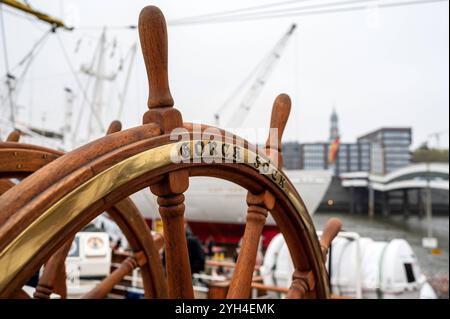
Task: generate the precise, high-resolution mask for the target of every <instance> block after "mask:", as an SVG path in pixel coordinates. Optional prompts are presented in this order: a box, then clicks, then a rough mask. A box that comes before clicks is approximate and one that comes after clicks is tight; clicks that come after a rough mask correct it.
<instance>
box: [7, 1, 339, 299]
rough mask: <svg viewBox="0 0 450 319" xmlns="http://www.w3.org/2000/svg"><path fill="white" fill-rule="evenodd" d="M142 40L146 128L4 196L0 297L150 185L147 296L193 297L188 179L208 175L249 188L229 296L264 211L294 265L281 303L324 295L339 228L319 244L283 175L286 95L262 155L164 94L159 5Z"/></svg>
mask: <svg viewBox="0 0 450 319" xmlns="http://www.w3.org/2000/svg"><path fill="white" fill-rule="evenodd" d="M139 35H140V39H141V46H142V50H143V55H144V60H145V63H146V68H147V74H148V78H149V89H150V96H149V100H148V107H149V110H148V111H147V112H146V113H145V114H144V116H143V125H141V126H138V127H135V128H131V129H127V130H124V131H120V132H116V133H114V134H110V135H107V136H105V137H103V138H100V139H98V140H95V141H93V142H91V143H89V144H87V145H85V146H83V147H81V148H78V149H76V150H74V151H72V152H70V153H67V154H65V155H63V156H60V157H59V158H57V159H55V160H53V161H52V162H51V163H49V164H47V165H45V166H44V167H42V168H41V169H39V170H37V171H36V172H35V173H33V174H32V175H30V176H29V177H27V178H26V179H24V180H23V181H22V182H21V183H19V184H18V185H15V186H14V187H12V188H11V189H9V190H8V191H6V192H5V193H4V194H3V195H2V196H1V197H0V269H1V270H2V271H0V297H3V298H5V297H11V296H13V295H14V293H15V292H17V291H18V290H20V288H21V287H22V286H23V285H24V283H25V282H26V281H27V279H28V278H30V277H31V276H32V274H33V273H34V272H35V271H36V270H37V269H38V268H39V267H40V266H41V265H42V264H44V263H45V262H46V261H47V260H48V259H49V258H50V256H52V255H53V254H54V253H55V252H56V251H57V250H58V249H62V248H61V247H63V245H65V244H66V245H67V242H68V240H70V238H73V236H74V235H75V234H76V232H78V231H79V230H80V229H81V228H82V227H83V226H84V225H85V224H86V223H87V222H88V221H89V220H92V219H93V218H94V217H95V216H97V215H99V214H101V213H102V212H104V211H108V210H109V209H110V208H112V207H114V206H115V205H117V204H118V203H120V202H121V201H122V200H123V199H125V198H126V197H128V196H129V195H131V194H133V193H134V192H136V191H139V190H141V189H144V188H146V187H149V188H150V191H151V192H152V193H153V194H155V195H156V196H158V204H159V212H160V215H161V218H162V221H163V228H164V242H165V254H166V278H165V279H164V275H163V274H162V271H158V269H161V267H162V266H161V264H160V260H155V259H153V260H146V262H147V263H148V264H149V265H150V268H151V274H152V275H153V277H151V278H149V279H151V280H152V281H151V285H152V287H153V288H152V289H151V292H149V293H147V292H146V293H147V296H148V297H156V298H161V297H169V298H193V297H194V293H193V287H192V279H191V272H190V266H189V256H188V251H187V243H186V238H185V234H184V227H183V224H184V195H183V193H184V192H185V191H186V190H187V189H188V187H189V179H190V178H193V177H196V176H209V177H214V178H220V179H225V180H228V181H231V182H233V183H236V184H238V185H240V186H242V187H244V188H246V189H247V190H248V195H247V204H248V212H247V223H246V227H245V231H244V236H243V240H242V245H241V251H240V254H239V257H238V261H237V264H236V267H235V271H234V273H233V277H232V280H231V284H230V287H229V290H228V295H227V297H229V298H247V297H249V295H250V289H251V281H252V274H253V269H254V265H255V259H256V251H257V245H258V240H257V239H258V238H259V237H260V235H261V231H262V228H263V226H264V223H265V220H266V217H267V214H268V212H270V213H271V214H272V216H273V218H274V220H275V221H276V224H277V226H278V228H279V230H280V231H281V232H282V233H283V235H284V238H285V240H286V243H287V245H288V247H289V250H290V253H291V256H292V261H293V264H294V267H295V272H294V274H293V283H292V286H291V288H290V289H289V292H288V294H287V296H288V297H290V298H328V297H329V296H330V293H329V285H328V277H327V272H326V269H325V266H324V257H325V256H326V251H327V249H328V246H329V244H330V242H331V239H332V238H333V237H334V235H335V234H336V232H337V229H338V227H337V224H338V223H331V224H330V227H329V228H328V229H326V231H325V232H324V233H325V235H323V236H322V239H321V241H320V242H319V241H318V239H317V235H316V232H315V228H314V225H313V223H312V220H311V218H310V216H309V214H308V212H307V210H306V207H305V205H304V203H303V201H302V199H301V198H300V196H299V194H298V193H297V191H296V190H295V188H294V186H293V185H292V183H291V182H290V181H289V179H288V178H287V177H286V176H285V175H284V173H283V172H282V171H281V170H280V168H281V167H282V166H281V162H282V158H281V150H280V148H279V147H280V145H281V144H280V143H281V135H282V133H283V130H284V127H285V125H286V121H287V117H288V114H289V111H290V99H289V97H288V96H287V95H284V94H282V95H280V96H278V97H277V98H276V100H275V102H274V108H273V110H272V119H271V126H270V127H271V128H274V129H278V134H270V135H269V138H268V141H267V143H266V146H265V149H264V151H263V152H262V153H261V152H258V150H257V148H256V147H255V146H253V145H252V144H250V143H249V142H247V141H244V140H242V139H240V138H238V137H236V136H234V135H232V134H230V133H228V132H225V131H223V130H221V129H218V128H214V127H210V126H205V125H196V124H191V123H185V122H183V120H182V116H181V113H180V112H179V111H178V110H177V109H175V108H174V107H173V105H174V103H173V99H172V97H171V93H170V90H169V85H168V76H167V30H166V25H165V20H164V17H163V15H162V13H161V12H160V10H159V9H158V8H156V7H153V6H149V7H146V8H144V9H143V10H142V12H141V14H140V17H139ZM271 132H272V131H271ZM277 135H278V136H277ZM136 237H139V236H136ZM157 285H160V286H161V287H159V288H158V287H157ZM149 291H150V289H149ZM166 292H167V293H166ZM94 297H95V296H94Z"/></svg>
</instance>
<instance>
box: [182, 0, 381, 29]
mask: <svg viewBox="0 0 450 319" xmlns="http://www.w3.org/2000/svg"><path fill="white" fill-rule="evenodd" d="M381 1H382V0H346V1H335V2H329V3H321V4H313V5H309V6H308V5H306V6H305V5H302V6H297V7H290V8H284V9H277V10H269V11H261V12H251V13H246V14H239V15H233V16H230V17H219V18H217V20H227V19H235V18H246V17H253V16H259V15H263V14H276V13H285V12H291V13H293V12H298V11H305V10H310V9H319V8H328V7H339V6H347V5H350V4H357V3H366V2H381ZM201 21H207V20H206V19H205V20H200V21H199V22H201ZM192 22H196V21H195V20H194V21H192ZM186 23H189V21H187V22H186ZM175 24H176V23H175Z"/></svg>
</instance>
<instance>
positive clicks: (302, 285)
mask: <svg viewBox="0 0 450 319" xmlns="http://www.w3.org/2000/svg"><path fill="white" fill-rule="evenodd" d="M314 288H315V280H314V275H313V273H312V272H311V271H307V272H304V271H299V270H296V271H294V274H293V275H292V284H291V287H290V288H289V291H288V293H287V295H286V298H287V299H303V298H304V297H305V296H306V294H307V293H308V292H310V291H313V290H314Z"/></svg>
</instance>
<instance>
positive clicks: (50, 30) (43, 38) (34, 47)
mask: <svg viewBox="0 0 450 319" xmlns="http://www.w3.org/2000/svg"><path fill="white" fill-rule="evenodd" d="M50 33H52V29H49V30H48V31H47V32H45V33H44V34H43V35H42V36H41V37H40V38H39V39H38V40H37V41H36V42H35V43H34V44H33V46H32V47H31V49H30V51H29V52H28V53H27V54H25V55H24V57H23V58H22V59H21V60H20V61H19V63H17V64H16V65H15V66H13V67H12V69H11V71H14V70H15V69H17V68H18V67H19V66H21V65H22V64H24V63H25V61H26V60H27V59H28V58H30V57H31V56H32V55H33V53H34V51H35V50H36V48H37V47H38V46H39V45H40V44H41V43H43V41H44V40H45V39H46V38H47V37H48V36H49V35H50Z"/></svg>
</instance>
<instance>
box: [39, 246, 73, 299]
mask: <svg viewBox="0 0 450 319" xmlns="http://www.w3.org/2000/svg"><path fill="white" fill-rule="evenodd" d="M72 241H73V238H71V240H69V241H67V242H66V243H65V244H64V245H63V246H61V248H59V249H58V251H57V252H56V253H55V254H53V255H52V257H50V259H49V260H48V261H47V263H46V264H45V267H44V271H43V273H42V275H41V277H40V278H39V282H38V285H37V286H36V291H35V292H34V295H33V297H34V298H36V299H49V298H50V295H51V294H52V293H53V292H55V293H57V294H58V295H60V296H61V298H63V299H65V298H66V297H67V287H66V267H65V264H64V262H65V260H66V257H67V254H68V253H69V250H70V246H71V245H72Z"/></svg>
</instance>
